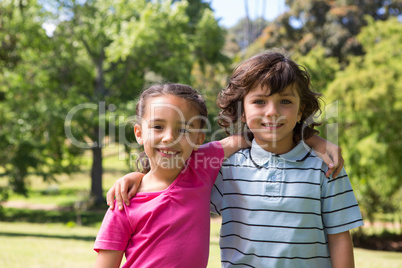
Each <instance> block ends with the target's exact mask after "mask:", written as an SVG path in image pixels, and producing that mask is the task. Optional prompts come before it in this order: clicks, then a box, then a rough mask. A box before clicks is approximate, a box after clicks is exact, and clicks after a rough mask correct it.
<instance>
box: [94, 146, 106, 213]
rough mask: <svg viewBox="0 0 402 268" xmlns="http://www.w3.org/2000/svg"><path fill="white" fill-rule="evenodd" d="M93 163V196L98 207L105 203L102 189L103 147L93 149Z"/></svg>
mask: <svg viewBox="0 0 402 268" xmlns="http://www.w3.org/2000/svg"><path fill="white" fill-rule="evenodd" d="M92 155H93V162H92V169H91V195H92V196H93V197H94V199H95V200H94V202H95V204H96V205H98V204H102V203H104V201H105V198H104V197H103V190H102V189H103V188H102V174H103V167H102V147H99V146H96V147H93V148H92Z"/></svg>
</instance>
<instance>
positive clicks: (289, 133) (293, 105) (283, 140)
mask: <svg viewBox="0 0 402 268" xmlns="http://www.w3.org/2000/svg"><path fill="white" fill-rule="evenodd" d="M269 93H270V90H269V89H268V90H266V89H262V88H261V86H260V85H258V86H256V87H254V88H253V89H251V90H250V91H249V93H248V94H247V95H246V96H245V97H244V113H243V115H242V121H243V122H244V123H246V124H247V126H248V127H249V129H250V130H251V132H252V133H253V134H254V138H255V141H256V142H257V143H258V145H260V146H261V147H262V148H264V149H265V150H267V151H269V152H271V153H275V154H283V153H286V152H288V151H290V150H291V149H292V148H293V147H294V146H295V144H294V142H293V129H294V128H295V126H296V123H297V122H298V121H299V120H300V119H301V117H302V113H301V110H300V97H299V95H298V93H297V90H295V89H292V86H288V87H287V88H286V89H285V90H284V91H282V92H280V93H276V94H273V95H272V96H268V95H269Z"/></svg>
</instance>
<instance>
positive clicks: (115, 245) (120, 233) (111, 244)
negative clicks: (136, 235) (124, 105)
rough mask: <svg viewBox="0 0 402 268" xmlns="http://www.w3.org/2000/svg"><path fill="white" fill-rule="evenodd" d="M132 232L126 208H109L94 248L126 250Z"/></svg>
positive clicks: (96, 249)
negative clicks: (121, 209) (120, 209)
mask: <svg viewBox="0 0 402 268" xmlns="http://www.w3.org/2000/svg"><path fill="white" fill-rule="evenodd" d="M132 233H133V232H132V228H131V226H130V222H129V220H128V218H127V214H126V212H125V210H123V211H119V210H117V209H115V210H111V209H108V210H107V212H106V214H105V217H104V219H103V221H102V225H101V227H100V230H99V232H98V235H97V236H96V240H95V246H94V250H95V251H96V252H99V250H101V249H103V250H125V249H126V248H127V245H128V242H129V240H130V238H131V235H132Z"/></svg>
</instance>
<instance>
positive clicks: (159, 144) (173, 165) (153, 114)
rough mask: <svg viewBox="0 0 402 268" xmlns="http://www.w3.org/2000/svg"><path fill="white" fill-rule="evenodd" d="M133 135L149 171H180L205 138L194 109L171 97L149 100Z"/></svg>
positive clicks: (184, 102)
mask: <svg viewBox="0 0 402 268" xmlns="http://www.w3.org/2000/svg"><path fill="white" fill-rule="evenodd" d="M134 132H135V136H136V139H137V142H138V143H139V144H141V145H144V151H145V153H146V154H147V156H148V158H149V160H150V165H151V172H155V171H156V170H165V171H166V170H167V169H169V170H171V171H174V172H177V171H180V170H181V169H182V168H183V167H184V163H185V161H186V160H187V159H188V158H189V157H190V155H191V153H192V152H193V150H197V149H198V146H200V145H201V144H202V143H203V142H204V139H205V134H204V133H203V132H202V131H201V130H200V118H199V113H198V112H197V109H194V108H193V107H192V105H191V102H190V101H187V100H185V99H183V98H180V97H177V96H174V95H160V96H156V97H151V98H150V99H148V100H147V102H146V104H145V111H144V116H143V118H141V124H137V125H135V127H134Z"/></svg>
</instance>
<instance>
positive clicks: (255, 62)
mask: <svg viewBox="0 0 402 268" xmlns="http://www.w3.org/2000/svg"><path fill="white" fill-rule="evenodd" d="M319 96H320V95H319V94H317V93H314V92H313V91H312V90H311V85H310V78H309V75H308V73H307V71H306V70H305V69H303V68H301V66H298V65H297V64H296V63H295V62H293V61H291V60H290V59H288V58H286V57H285V56H284V55H282V54H280V53H271V52H268V53H262V54H259V55H256V56H254V57H252V58H250V59H248V60H246V61H244V62H242V63H241V64H240V65H239V66H238V67H237V68H236V69H235V71H234V72H233V74H232V75H231V77H230V80H229V85H228V86H227V87H226V89H224V90H223V91H222V92H221V94H220V95H219V97H218V105H219V107H220V108H221V109H222V113H221V114H222V115H223V117H222V118H223V119H227V120H226V121H225V120H222V121H221V122H220V124H221V126H223V127H229V126H231V124H234V123H238V122H241V123H243V124H244V125H245V128H244V129H245V130H246V131H245V133H246V134H247V136H248V137H249V138H250V139H251V140H252V146H251V148H249V149H243V150H240V151H238V152H237V153H235V154H234V155H232V156H231V157H229V158H228V159H227V161H225V162H224V164H223V166H222V168H221V170H220V172H219V173H220V174H219V175H218V178H217V180H216V182H215V185H214V188H213V191H212V194H211V211H212V212H215V213H217V214H220V215H221V216H222V226H221V239H220V247H221V260H222V267H231V266H233V267H331V265H332V266H333V267H353V265H354V264H353V263H354V260H353V249H352V243H351V240H350V235H349V230H350V229H352V228H355V227H358V226H361V225H362V224H363V223H362V218H361V215H360V211H359V208H358V205H357V202H356V199H355V197H354V194H353V190H352V188H351V185H350V182H349V179H348V177H347V175H346V173H345V171H344V170H343V169H341V170H340V175H339V176H337V174H338V173H339V172H338V171H337V172H335V174H334V175H333V179H332V180H328V179H327V178H326V176H328V175H329V170H328V169H327V167H326V166H325V164H324V162H323V161H322V160H321V159H319V158H318V157H317V156H316V154H315V153H314V152H313V151H312V150H311V149H310V148H309V147H308V145H307V144H306V143H305V142H304V141H306V142H307V141H308V142H309V143H311V142H312V140H316V139H317V136H316V135H314V134H316V133H318V132H317V131H316V130H314V126H315V124H314V123H313V124H308V123H306V122H307V121H309V120H308V119H309V118H310V117H311V116H313V115H314V113H315V112H317V111H318V110H319V103H318V98H319ZM239 104H240V105H239ZM137 176H138V175H137ZM135 177H136V176H134V175H132V174H131V175H129V176H126V177H123V178H122V179H120V180H118V181H117V182H116V183H115V185H114V187H112V189H111V190H109V192H108V200H110V198H111V197H113V196H114V193H115V192H116V198H117V199H118V200H119V202H121V199H122V196H121V195H120V190H122V192H123V200H126V199H127V198H126V197H125V196H124V195H125V194H126V193H125V192H126V191H127V190H126V189H127V187H128V186H130V185H132V184H134V185H135V184H136V182H135V181H136V180H137V179H139V177H140V176H138V177H137V178H135ZM117 190H119V193H118V194H117ZM134 191H135V190H134ZM131 193H132V192H131Z"/></svg>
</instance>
